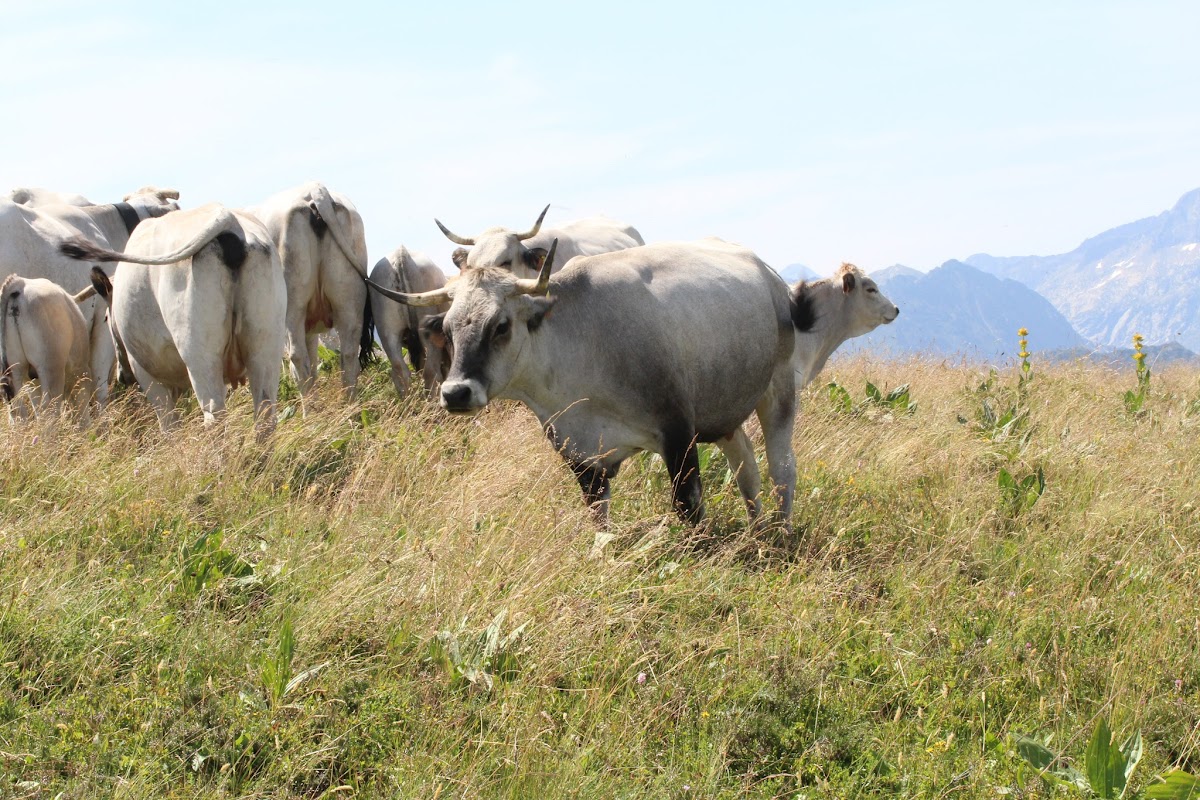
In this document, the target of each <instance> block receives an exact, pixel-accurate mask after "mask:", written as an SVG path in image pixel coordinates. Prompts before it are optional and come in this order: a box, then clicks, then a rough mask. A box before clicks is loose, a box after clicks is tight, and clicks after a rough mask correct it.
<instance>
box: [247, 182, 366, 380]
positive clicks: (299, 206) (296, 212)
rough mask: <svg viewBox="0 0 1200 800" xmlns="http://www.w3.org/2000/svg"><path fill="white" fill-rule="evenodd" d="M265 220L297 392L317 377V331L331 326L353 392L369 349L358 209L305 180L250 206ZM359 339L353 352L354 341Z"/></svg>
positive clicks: (363, 241) (344, 375) (363, 240)
mask: <svg viewBox="0 0 1200 800" xmlns="http://www.w3.org/2000/svg"><path fill="white" fill-rule="evenodd" d="M249 210H250V212H251V213H253V214H254V215H255V216H257V217H258V218H259V219H261V220H262V221H263V224H264V225H266V227H267V231H268V232H269V233H270V236H271V240H272V241H273V242H274V243H275V246H276V248H278V250H279V258H280V259H281V260H282V262H283V274H284V280H285V281H286V282H287V325H286V330H287V351H288V358H289V360H290V362H291V371H292V377H293V379H294V380H295V381H296V386H297V387H298V388H299V390H300V393H301V395H302V396H305V397H308V396H309V395H310V393H311V392H312V390H313V388H314V386H315V385H316V365H317V363H318V360H317V334H319V333H321V332H323V331H327V330H336V331H337V333H338V339H339V340H340V341H341V348H342V352H341V367H342V386H343V387H344V388H345V389H347V390H348V391H350V392H351V393H352V394H353V392H354V387H355V384H356V383H357V381H358V376H359V373H360V372H361V371H362V368H363V367H364V366H365V365H366V363H367V361H368V360H369V359H370V357H371V353H372V350H373V349H374V345H375V342H374V339H373V338H372V336H371V329H372V327H373V324H372V322H371V305H370V302H369V300H368V298H367V287H366V286H365V285H364V284H363V280H364V279H365V278H366V277H367V245H366V238H365V236H364V233H363V223H362V217H361V216H359V213H358V211H357V209H355V208H354V204H353V203H351V202H350V201H349V200H347V199H346V198H345V197H344V196H343V195H341V194H339V193H337V192H333V191H330V190H329V189H328V188H327V187H325V186H324V185H323V184H321V183H318V182H315V181H312V182H309V183H306V184H304V185H303V186H299V187H297V188H295V189H288V190H286V191H283V192H280V193H279V194H276V195H274V196H272V197H270V198H269V199H267V200H266V201H265V202H264V203H263V204H262V205H260V206H257V207H255V208H252V209H249ZM356 340H357V341H358V343H359V352H358V353H357V354H355V352H354V348H353V346H352V345H353V342H355V341H356Z"/></svg>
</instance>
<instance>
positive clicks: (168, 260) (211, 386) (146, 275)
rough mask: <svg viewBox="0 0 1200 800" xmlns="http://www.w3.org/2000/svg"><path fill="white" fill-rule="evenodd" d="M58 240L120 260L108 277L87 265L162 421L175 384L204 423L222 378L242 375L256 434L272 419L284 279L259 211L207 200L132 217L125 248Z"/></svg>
mask: <svg viewBox="0 0 1200 800" xmlns="http://www.w3.org/2000/svg"><path fill="white" fill-rule="evenodd" d="M61 250H62V252H63V253H65V254H66V255H68V256H70V257H71V258H75V259H79V260H86V261H92V262H96V261H119V262H121V265H120V267H119V268H118V269H117V271H116V274H115V275H114V276H113V278H112V281H111V283H109V282H108V280H107V278H106V276H105V273H104V272H103V271H101V270H99V269H93V271H92V279H93V284H94V286H95V288H96V291H97V293H99V294H100V295H101V296H102V297H104V298H105V299H106V300H107V301H108V303H109V306H110V312H109V320H110V324H111V325H112V329H113V335H114V337H115V338H116V339H117V341H118V342H119V343H120V346H121V347H122V348H123V349H124V351H125V354H126V356H127V357H128V361H129V365H130V367H131V368H132V370H133V373H134V376H135V377H136V378H137V382H138V384H139V385H140V386H141V387H142V389H143V390H144V391H145V393H146V396H147V398H149V400H150V402H151V403H152V404H153V406H154V409H155V411H156V412H157V414H158V419H159V424H160V426H161V427H162V429H163V430H164V431H167V430H170V429H171V428H172V427H174V425H175V424H176V423H177V422H178V414H177V411H176V409H175V404H176V401H177V400H178V398H179V396H180V394H181V393H182V392H184V391H186V390H187V389H189V388H191V389H192V390H193V391H194V392H195V393H196V398H197V399H198V400H199V404H200V409H201V411H202V412H203V414H204V421H205V423H206V424H211V423H213V422H215V421H216V415H217V414H219V413H221V412H222V411H223V410H224V408H225V394H226V391H225V387H226V385H227V384H234V385H237V384H238V383H240V382H241V381H242V380H244V379H246V378H248V379H249V384H250V394H251V397H252V398H253V402H254V414H255V417H256V418H257V419H258V428H259V433H260V435H265V434H266V433H267V432H269V431H270V430H271V429H273V428H274V424H275V403H276V400H277V398H278V395H279V367H280V364H281V363H282V361H283V351H284V336H285V334H284V327H283V325H284V316H285V314H286V312H287V287H286V285H285V283H284V277H283V267H282V265H281V264H280V260H279V254H278V252H276V250H275V245H274V243H273V242H272V241H271V237H270V234H269V233H268V232H267V229H266V227H265V226H263V224H262V223H261V222H260V221H259V220H258V219H257V218H256V217H254V216H253V215H251V214H249V213H246V212H244V211H238V210H233V209H228V208H225V207H224V206H221V205H219V204H216V203H210V204H208V205H204V206H200V207H199V208H195V209H191V210H186V211H177V212H175V213H174V214H171V215H169V216H166V217H162V218H160V219H154V220H149V221H147V222H145V223H143V224H141V225H139V226H138V228H137V230H135V231H134V232H133V235H132V236H130V238H129V244H128V246H127V247H126V248H125V252H124V253H118V252H115V251H112V250H107V249H104V248H101V247H97V246H95V245H94V244H92V243H89V242H87V241H85V240H83V239H82V238H79V237H75V238H74V239H72V240H70V241H68V242H65V243H63V244H62V245H61Z"/></svg>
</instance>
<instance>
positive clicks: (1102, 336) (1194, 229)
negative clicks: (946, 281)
mask: <svg viewBox="0 0 1200 800" xmlns="http://www.w3.org/2000/svg"><path fill="white" fill-rule="evenodd" d="M966 261H967V263H968V264H971V265H972V266H975V267H977V268H979V269H982V270H984V271H985V272H989V273H991V274H993V275H997V276H1000V277H1004V278H1012V279H1014V280H1018V281H1021V282H1022V283H1024V284H1025V285H1027V286H1029V287H1031V288H1033V289H1035V290H1037V291H1038V292H1040V293H1041V294H1042V295H1044V296H1045V297H1046V298H1047V299H1049V300H1050V301H1051V302H1052V303H1053V304H1054V305H1055V307H1056V308H1057V309H1058V310H1059V311H1061V312H1062V313H1063V314H1064V315H1065V316H1066V317H1067V319H1069V320H1070V321H1071V323H1072V324H1073V325H1074V326H1075V328H1076V329H1077V330H1078V331H1079V333H1080V334H1082V335H1083V336H1084V337H1086V338H1087V339H1090V340H1091V341H1093V342H1095V343H1097V344H1100V345H1109V346H1128V345H1129V342H1130V340H1131V338H1132V337H1133V334H1134V333H1141V334H1142V335H1143V336H1145V337H1146V340H1147V342H1149V343H1151V344H1165V343H1168V342H1175V343H1177V344H1180V345H1183V346H1184V347H1186V348H1188V349H1189V350H1191V351H1193V352H1197V351H1200V189H1195V190H1193V191H1191V192H1188V193H1187V194H1185V195H1183V197H1181V198H1180V199H1179V201H1178V202H1177V203H1176V204H1175V206H1174V207H1173V208H1171V209H1170V210H1168V211H1164V212H1163V213H1161V214H1159V215H1158V216H1155V217H1148V218H1146V219H1142V220H1138V221H1136V222H1131V223H1129V224H1126V225H1121V226H1119V227H1116V228H1113V229H1112V230H1108V231H1105V232H1104V233H1101V234H1099V235H1098V236H1094V237H1092V238H1090V239H1088V240H1087V241H1085V242H1083V244H1081V245H1080V246H1079V247H1077V248H1075V249H1074V250H1072V251H1071V252H1069V253H1063V254H1061V255H1053V256H1025V257H1007V258H997V257H994V256H989V255H985V254H977V255H973V256H971V257H970V258H968V259H966Z"/></svg>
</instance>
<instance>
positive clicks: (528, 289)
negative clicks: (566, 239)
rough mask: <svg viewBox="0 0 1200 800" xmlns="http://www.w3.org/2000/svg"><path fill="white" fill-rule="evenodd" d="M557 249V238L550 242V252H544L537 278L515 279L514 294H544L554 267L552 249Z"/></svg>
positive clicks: (548, 286)
mask: <svg viewBox="0 0 1200 800" xmlns="http://www.w3.org/2000/svg"><path fill="white" fill-rule="evenodd" d="M547 208H549V206H547ZM557 249H558V239H555V240H554V241H553V242H551V243H550V252H548V253H546V260H545V261H543V262H542V271H541V272H539V273H538V277H537V280H536V281H535V280H534V279H533V278H521V279H519V280H518V281H517V291H516V294H545V293H546V290H547V289H549V288H550V270H551V269H553V268H554V251H555V250H557Z"/></svg>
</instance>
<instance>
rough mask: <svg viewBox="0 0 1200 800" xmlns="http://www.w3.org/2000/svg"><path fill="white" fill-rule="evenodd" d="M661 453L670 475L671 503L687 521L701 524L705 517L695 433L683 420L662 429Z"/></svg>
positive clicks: (692, 523)
mask: <svg viewBox="0 0 1200 800" xmlns="http://www.w3.org/2000/svg"><path fill="white" fill-rule="evenodd" d="M662 455H663V461H665V462H666V463H667V472H668V474H670V476H671V502H672V504H673V505H674V506H675V512H676V513H677V514H679V516H680V517H682V518H683V520H684V522H687V523H689V524H691V525H695V524H697V523H699V522H700V521H701V520H702V519H704V499H703V494H702V487H701V485H700V455H699V452H698V450H697V447H696V434H695V432H694V431H692V430H691V429H690V428H689V427H688V426H686V425H684V424H681V423H672V424H670V425H667V426H666V427H665V428H664V429H663V454H662Z"/></svg>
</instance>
